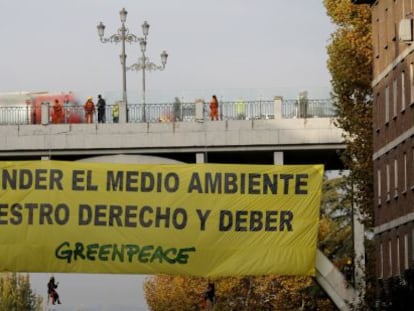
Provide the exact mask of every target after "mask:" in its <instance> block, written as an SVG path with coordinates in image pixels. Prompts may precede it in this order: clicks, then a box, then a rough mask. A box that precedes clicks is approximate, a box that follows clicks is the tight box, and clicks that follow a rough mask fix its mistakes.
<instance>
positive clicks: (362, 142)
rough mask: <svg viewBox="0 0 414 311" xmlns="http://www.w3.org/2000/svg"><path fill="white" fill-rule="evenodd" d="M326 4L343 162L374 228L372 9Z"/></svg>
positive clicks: (338, 1) (370, 265) (369, 256)
mask: <svg viewBox="0 0 414 311" xmlns="http://www.w3.org/2000/svg"><path fill="white" fill-rule="evenodd" d="M324 5H325V7H326V9H327V14H328V15H329V16H330V18H331V20H332V22H333V23H334V24H336V26H337V28H336V31H335V32H334V33H333V34H332V37H331V42H330V44H329V45H328V47H327V51H328V56H329V59H328V69H329V71H330V73H331V75H332V88H333V91H332V99H333V101H334V103H335V107H336V109H337V112H338V118H337V125H338V126H339V127H340V128H342V129H344V132H345V133H346V134H345V136H344V138H345V143H346V151H345V153H344V156H343V162H344V164H345V166H346V167H347V169H349V171H350V173H349V176H348V178H347V183H346V187H347V191H346V193H347V194H348V195H349V197H350V198H349V200H353V202H354V204H355V206H356V207H358V209H359V210H360V212H361V215H362V219H360V220H361V221H362V222H363V223H364V224H365V226H366V228H367V229H368V230H370V229H371V228H372V227H373V211H374V209H373V163H372V153H373V147H372V138H373V132H372V104H373V101H372V88H371V81H372V43H371V36H372V31H371V10H370V8H369V6H368V5H354V4H352V3H351V1H350V0H324ZM372 246H373V245H372V241H369V240H366V241H365V249H366V271H365V275H366V284H367V289H366V297H365V307H366V308H368V309H369V306H370V305H371V306H372V305H374V302H373V300H374V299H375V298H374V297H375V291H374V288H375V285H374V284H375V277H374V267H375V255H374V254H375V253H374V252H372V251H368V250H370V249H372Z"/></svg>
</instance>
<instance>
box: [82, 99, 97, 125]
mask: <svg viewBox="0 0 414 311" xmlns="http://www.w3.org/2000/svg"><path fill="white" fill-rule="evenodd" d="M83 109H84V110H85V122H86V123H93V114H94V113H95V104H94V103H93V101H92V96H89V97H88V100H87V101H86V103H85V105H83Z"/></svg>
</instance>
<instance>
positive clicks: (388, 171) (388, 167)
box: [385, 164, 391, 202]
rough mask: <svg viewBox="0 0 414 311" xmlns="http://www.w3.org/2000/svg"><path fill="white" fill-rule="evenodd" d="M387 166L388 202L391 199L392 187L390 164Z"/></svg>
mask: <svg viewBox="0 0 414 311" xmlns="http://www.w3.org/2000/svg"><path fill="white" fill-rule="evenodd" d="M385 168H386V174H387V176H386V178H387V180H386V182H387V202H388V201H389V200H390V188H391V187H390V165H389V164H387V165H386V167H385Z"/></svg>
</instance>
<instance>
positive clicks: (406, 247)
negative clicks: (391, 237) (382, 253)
mask: <svg viewBox="0 0 414 311" xmlns="http://www.w3.org/2000/svg"><path fill="white" fill-rule="evenodd" d="M408 268H409V265H408V234H407V233H406V234H404V270H408Z"/></svg>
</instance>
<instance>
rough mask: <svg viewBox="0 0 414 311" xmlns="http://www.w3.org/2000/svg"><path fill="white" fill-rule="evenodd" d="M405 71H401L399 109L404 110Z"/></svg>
mask: <svg viewBox="0 0 414 311" xmlns="http://www.w3.org/2000/svg"><path fill="white" fill-rule="evenodd" d="M405 108H406V105H405V71H404V70H403V71H401V111H405Z"/></svg>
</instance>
